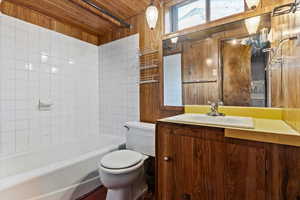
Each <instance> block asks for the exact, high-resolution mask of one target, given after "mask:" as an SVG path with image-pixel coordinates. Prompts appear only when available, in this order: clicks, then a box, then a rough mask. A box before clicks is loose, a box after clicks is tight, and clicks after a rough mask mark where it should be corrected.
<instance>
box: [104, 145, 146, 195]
mask: <svg viewBox="0 0 300 200" xmlns="http://www.w3.org/2000/svg"><path fill="white" fill-rule="evenodd" d="M118 158H121V159H119V160H118ZM122 158H127V159H128V160H129V161H130V162H128V160H127V161H126V160H125V159H124V160H122ZM147 158H148V156H145V155H142V154H140V153H138V152H134V151H130V150H120V151H114V152H112V153H109V154H107V155H105V156H104V157H103V159H102V160H101V164H100V166H99V174H100V177H101V181H102V183H103V185H104V186H105V187H106V188H107V189H108V192H107V197H106V199H107V200H135V199H138V198H139V197H140V196H141V195H142V194H143V193H145V192H146V191H147V189H148V188H147V185H146V182H145V178H144V161H145V160H146V159H147Z"/></svg>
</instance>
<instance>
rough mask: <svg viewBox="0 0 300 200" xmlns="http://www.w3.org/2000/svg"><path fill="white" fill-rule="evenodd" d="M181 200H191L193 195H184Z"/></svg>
mask: <svg viewBox="0 0 300 200" xmlns="http://www.w3.org/2000/svg"><path fill="white" fill-rule="evenodd" d="M181 198H182V200H190V199H191V195H190V194H182V195H181Z"/></svg>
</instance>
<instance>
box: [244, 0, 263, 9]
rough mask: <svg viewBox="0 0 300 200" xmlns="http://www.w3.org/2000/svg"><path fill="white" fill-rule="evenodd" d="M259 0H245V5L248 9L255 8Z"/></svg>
mask: <svg viewBox="0 0 300 200" xmlns="http://www.w3.org/2000/svg"><path fill="white" fill-rule="evenodd" d="M259 1H260V0H246V3H247V6H248V8H249V9H255V8H257V6H258V4H259Z"/></svg>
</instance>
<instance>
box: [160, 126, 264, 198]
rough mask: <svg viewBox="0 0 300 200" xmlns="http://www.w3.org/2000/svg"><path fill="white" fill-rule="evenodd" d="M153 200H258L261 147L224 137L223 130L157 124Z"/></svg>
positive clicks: (261, 194) (261, 190)
mask: <svg viewBox="0 0 300 200" xmlns="http://www.w3.org/2000/svg"><path fill="white" fill-rule="evenodd" d="M156 152H157V153H156V156H157V157H156V169H157V171H156V173H157V182H156V183H157V184H156V186H157V187H156V189H157V191H156V195H157V200H188V199H193V200H198V199H199V200H221V199H222V200H223V199H225V200H241V199H243V200H263V199H265V198H266V193H265V191H266V150H265V146H264V144H262V143H253V142H243V141H239V140H232V139H227V138H224V129H219V128H208V127H199V126H189V125H176V124H169V123H162V122H159V123H158V124H157V132H156Z"/></svg>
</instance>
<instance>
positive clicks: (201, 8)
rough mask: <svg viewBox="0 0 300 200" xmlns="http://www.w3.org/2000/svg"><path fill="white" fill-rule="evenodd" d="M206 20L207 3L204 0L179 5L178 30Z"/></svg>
mask: <svg viewBox="0 0 300 200" xmlns="http://www.w3.org/2000/svg"><path fill="white" fill-rule="evenodd" d="M205 22H206V4H205V1H203V0H198V1H193V2H191V3H188V4H185V5H182V6H180V7H178V30H181V29H184V28H187V27H191V26H195V25H198V24H203V23H205Z"/></svg>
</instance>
